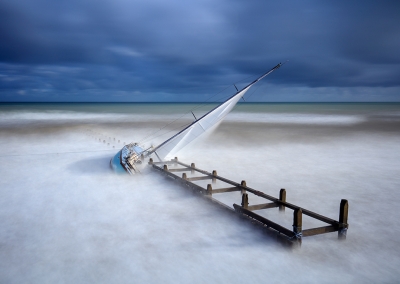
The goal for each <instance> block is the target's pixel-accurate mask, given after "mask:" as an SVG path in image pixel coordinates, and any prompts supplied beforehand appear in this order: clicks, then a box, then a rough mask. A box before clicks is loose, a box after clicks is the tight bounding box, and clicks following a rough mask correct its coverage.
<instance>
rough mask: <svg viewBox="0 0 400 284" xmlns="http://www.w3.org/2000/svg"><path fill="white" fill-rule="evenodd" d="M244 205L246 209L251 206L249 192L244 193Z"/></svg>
mask: <svg viewBox="0 0 400 284" xmlns="http://www.w3.org/2000/svg"><path fill="white" fill-rule="evenodd" d="M242 207H243V208H246V209H247V208H248V207H249V196H248V195H247V193H243V194H242Z"/></svg>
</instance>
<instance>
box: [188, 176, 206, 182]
mask: <svg viewBox="0 0 400 284" xmlns="http://www.w3.org/2000/svg"><path fill="white" fill-rule="evenodd" d="M206 179H211V177H209V176H204V177H191V178H187V180H188V181H196V180H206Z"/></svg>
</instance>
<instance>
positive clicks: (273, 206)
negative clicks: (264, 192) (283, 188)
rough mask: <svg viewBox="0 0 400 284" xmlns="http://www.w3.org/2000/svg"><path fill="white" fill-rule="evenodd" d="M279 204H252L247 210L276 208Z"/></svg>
mask: <svg viewBox="0 0 400 284" xmlns="http://www.w3.org/2000/svg"><path fill="white" fill-rule="evenodd" d="M278 206H279V205H278V204H276V203H274V202H271V203H263V204H257V205H250V206H248V207H247V210H250V211H255V210H261V209H268V208H276V207H278Z"/></svg>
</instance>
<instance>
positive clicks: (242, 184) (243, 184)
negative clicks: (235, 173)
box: [240, 180, 247, 194]
mask: <svg viewBox="0 0 400 284" xmlns="http://www.w3.org/2000/svg"><path fill="white" fill-rule="evenodd" d="M240 185H241V186H244V187H247V185H246V181H245V180H242V182H241V183H240ZM244 193H246V189H243V188H242V194H244Z"/></svg>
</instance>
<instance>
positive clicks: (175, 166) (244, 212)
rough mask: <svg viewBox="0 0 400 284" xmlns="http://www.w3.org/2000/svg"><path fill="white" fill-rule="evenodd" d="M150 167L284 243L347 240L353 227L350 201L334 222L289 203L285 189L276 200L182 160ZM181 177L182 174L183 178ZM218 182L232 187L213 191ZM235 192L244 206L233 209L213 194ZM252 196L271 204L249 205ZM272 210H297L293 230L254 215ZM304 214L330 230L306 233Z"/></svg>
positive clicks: (341, 204)
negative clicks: (327, 237)
mask: <svg viewBox="0 0 400 284" xmlns="http://www.w3.org/2000/svg"><path fill="white" fill-rule="evenodd" d="M149 164H150V165H151V166H152V168H153V169H154V170H156V171H157V172H159V173H162V174H164V175H166V176H168V177H170V178H172V179H173V180H174V181H176V182H178V183H179V184H181V185H183V186H185V187H187V188H190V189H192V190H194V191H196V192H198V193H201V194H202V195H203V196H204V197H205V198H207V199H209V200H211V201H212V202H214V203H216V204H218V205H219V206H221V207H223V208H225V209H228V210H229V211H231V212H236V213H237V214H240V215H241V216H243V217H245V218H246V219H248V220H251V221H252V223H253V224H256V225H258V226H261V227H262V228H264V229H267V230H268V232H269V233H272V234H274V235H276V236H277V237H278V238H279V239H280V240H284V241H286V242H289V243H296V244H301V241H302V238H303V237H309V236H314V235H319V234H325V233H331V232H338V238H339V239H345V238H346V233H347V229H348V227H349V224H348V223H347V219H348V210H349V205H348V202H347V200H345V199H342V200H341V202H340V209H339V219H338V220H334V219H331V218H328V217H326V216H323V215H321V214H318V213H315V212H312V211H310V210H307V209H304V208H301V207H300V206H298V205H295V204H292V203H289V202H287V201H286V190H285V189H281V190H280V192H279V197H278V198H276V197H273V196H271V195H268V194H265V193H264V192H261V191H258V190H255V189H253V188H250V187H248V186H247V185H246V181H244V180H243V181H241V182H240V183H237V182H234V181H232V180H229V179H227V178H224V177H221V176H219V175H218V174H217V171H215V170H214V171H212V173H210V172H207V171H204V170H201V169H199V168H196V166H195V164H194V163H192V164H191V165H188V164H185V163H182V162H181V161H178V158H175V159H172V160H171V161H164V162H153V160H152V159H150V161H149ZM169 166H170V167H169ZM171 166H172V167H171ZM179 166H181V167H179ZM188 172H190V173H191V174H194V173H195V172H197V173H200V174H201V176H195V177H188V175H187V173H188ZM179 173H182V175H181V176H179ZM199 180H210V181H211V182H212V183H210V184H208V185H207V187H206V188H204V187H202V186H200V185H198V184H196V183H195V182H196V181H199ZM217 180H219V181H222V182H223V183H225V184H227V185H228V186H227V187H223V188H215V189H213V187H212V184H214V183H216V181H217ZM233 191H241V193H242V200H241V204H240V205H238V204H233V207H229V206H227V205H225V204H224V203H221V202H219V201H218V200H216V199H215V198H213V194H216V193H226V192H233ZM249 194H254V195H256V196H259V197H262V198H264V199H266V200H268V201H269V202H267V203H261V204H256V205H249ZM270 208H279V210H280V211H284V210H285V208H289V209H292V210H293V228H292V230H290V229H288V228H285V227H284V226H282V225H279V224H278V223H275V222H273V221H271V220H269V219H267V218H265V217H263V216H261V215H259V214H257V213H255V212H254V211H257V210H264V209H270ZM303 214H304V215H307V216H309V217H311V218H314V219H317V220H319V221H322V222H324V223H326V224H327V226H323V227H317V228H312V229H305V230H303V229H302V226H303V222H302V216H303Z"/></svg>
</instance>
